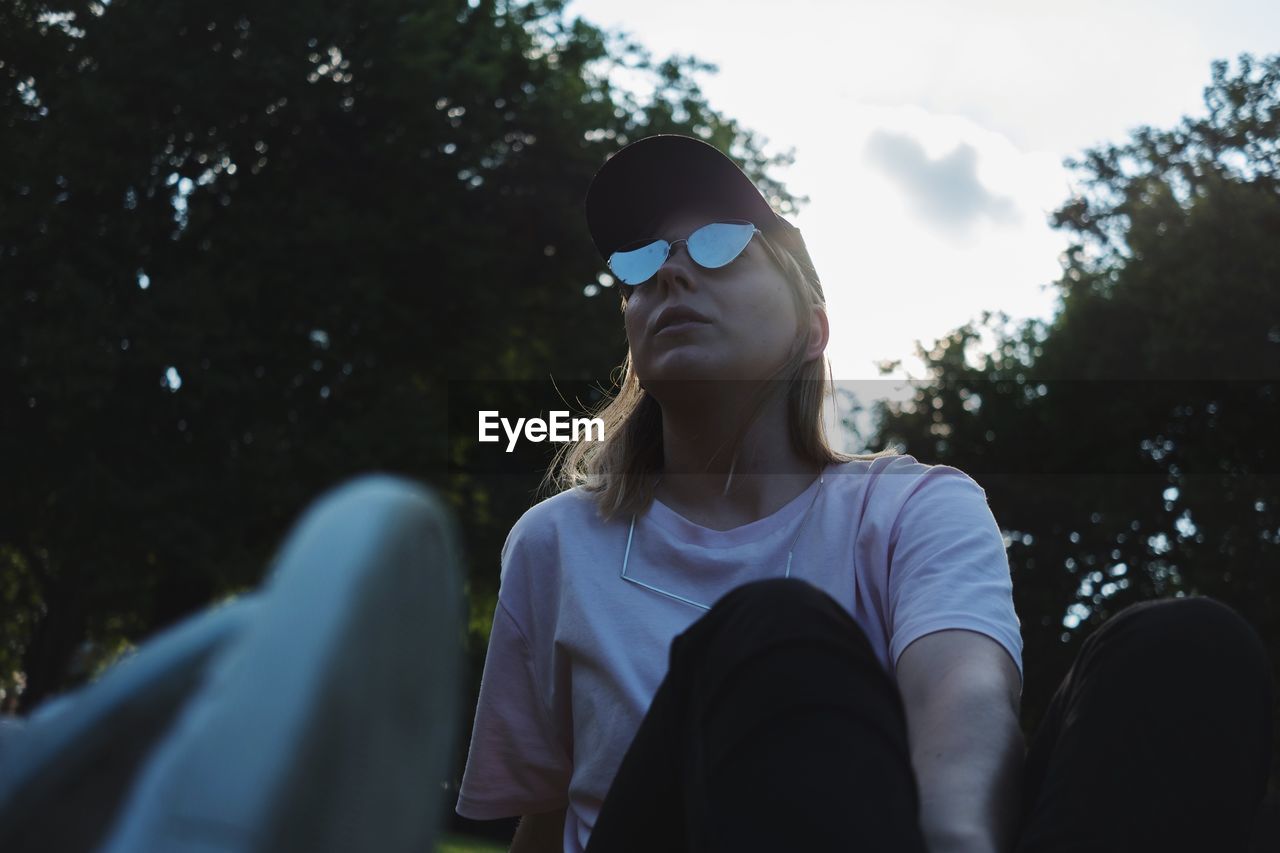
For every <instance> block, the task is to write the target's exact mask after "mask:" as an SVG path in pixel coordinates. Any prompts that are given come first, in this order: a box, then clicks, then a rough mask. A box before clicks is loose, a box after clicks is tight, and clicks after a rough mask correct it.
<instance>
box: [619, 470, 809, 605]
mask: <svg viewBox="0 0 1280 853" xmlns="http://www.w3.org/2000/svg"><path fill="white" fill-rule="evenodd" d="M825 479H826V477H825V474H819V475H818V489H817V491H815V492H814V493H813V500H811V501H809V508H808V509H806V510H805V511H804V517H803V518H802V519H800V527H799V529H797V530H796V535H795V538H793V539H792V540H791V546H790V547H789V548H788V549H787V568H786V571H785V572H784V573H783V575H782V576H783V577H784V578H789V577H791V555H792V553H793V552H794V551H795V547H796V542H797V541H799V539H800V534H801V533H803V532H804V528H805V525H806V524H808V523H809V513H811V512H813V507H814V504H816V503H817V502H818V496H819V495H820V494H822V484H823V482H824V481H825ZM635 533H636V517H635V514H634V513H633V514H632V515H631V529H630V530H628V531H627V550H626V551H625V552H624V553H623V555H622V579H623V580H624V581H630V582H631V583H633V584H635V585H636V586H642V587H644V588H645V589H647V590H651V591H652V592H656V593H658V594H659V595H665V596H666V597H667V598H674V599H675V600H676V601H682V602H684V603H685V604H689V605H692V606H693V607H697V608H699V609H700V610H710V609H711V607H710V605H706V604H703V603H701V602H698V601H694V600H693V599H692V598H685V597H684V596H683V595H678V594H677V593H674V592H669V591H667V590H665V589H660V588H659V587H656V586H653V585H652V584H647V583H645V582H644V581H642V580H636V579H635V578H632V577H627V562H628V561H629V560H630V559H631V540H632V538H633V537H634V536H635Z"/></svg>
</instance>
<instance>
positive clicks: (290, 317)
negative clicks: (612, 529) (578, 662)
mask: <svg viewBox="0 0 1280 853" xmlns="http://www.w3.org/2000/svg"><path fill="white" fill-rule="evenodd" d="M0 34H2V35H0V75H3V79H4V80H5V81H6V85H5V86H3V87H0V120H2V121H3V123H4V133H3V134H0V162H3V163H5V169H4V172H3V174H2V175H0V281H2V282H3V287H0V332H2V333H0V383H2V386H0V387H3V388H4V391H5V394H4V397H5V400H6V404H5V406H4V407H3V409H2V410H0V460H3V467H4V471H5V472H6V486H7V487H6V488H5V489H4V490H3V494H2V496H0V591H2V592H3V596H4V597H3V600H4V616H3V619H0V625H2V626H3V633H2V634H0V688H3V689H5V690H6V691H7V692H8V699H7V700H6V701H7V704H8V705H9V706H10V707H14V697H15V688H16V687H19V686H21V683H22V682H23V680H24V679H25V690H23V691H22V692H21V694H20V701H19V702H18V703H17V705H18V706H20V707H22V708H28V707H30V706H32V705H33V704H34V703H36V702H38V701H39V700H40V699H42V698H43V697H45V696H47V695H49V694H50V693H52V692H55V691H58V690H60V689H64V688H66V687H68V686H71V685H74V684H76V683H78V682H80V681H82V680H83V679H84V678H86V677H88V676H89V675H90V674H91V673H92V672H93V670H94V669H96V668H98V667H101V666H102V665H103V664H104V663H105V662H106V661H109V660H111V659H112V657H113V656H114V655H115V654H116V653H117V652H118V651H119V650H121V649H122V648H126V647H127V646H128V645H129V644H131V643H137V642H139V641H141V640H142V639H143V638H145V637H146V636H147V635H148V634H149V633H150V632H152V631H154V630H156V629H158V628H160V627H163V626H165V625H167V624H169V623H171V622H173V621H174V620H176V619H178V618H180V617H182V616H184V615H186V614H188V613H190V612H191V611H192V610H193V609H196V608H198V607H201V606H203V605H205V604H207V603H208V602H210V601H212V600H216V599H217V598H219V597H222V596H226V595H231V594H235V593H237V592H239V591H242V590H244V589H247V588H250V587H252V586H254V585H255V584H256V583H257V582H258V580H259V579H260V578H261V576H262V574H263V572H264V570H265V568H266V566H267V564H268V561H269V557H270V554H271V551H272V550H273V549H274V547H275V546H276V544H277V543H278V541H279V540H280V538H281V536H282V534H283V532H284V531H285V530H286V529H287V527H288V525H289V523H290V522H291V521H292V520H293V519H294V518H295V517H296V516H297V515H298V513H299V512H300V511H301V509H302V507H303V506H305V505H306V503H307V502H309V501H310V500H311V499H313V498H314V497H315V496H316V495H317V494H318V493H319V492H320V491H322V490H323V489H324V488H326V487H328V486H330V485H333V484H335V483H336V482H338V481H340V480H342V479H345V478H346V477H348V476H350V475H352V474H355V473H358V472H363V471H369V470H384V471H393V472H397V473H401V474H405V475H408V476H411V477H414V478H416V479H419V480H422V481H426V482H428V483H431V484H432V485H434V486H436V487H438V488H440V489H443V490H444V491H445V492H446V494H447V496H448V498H449V500H450V502H451V503H452V505H453V506H454V507H455V509H456V510H457V511H458V512H459V514H460V515H461V516H462V520H463V522H464V532H465V534H466V540H467V541H466V545H467V551H468V556H469V570H470V572H471V576H472V579H473V582H472V592H473V599H474V601H475V602H476V603H475V605H474V608H473V609H474V612H476V613H477V614H480V616H479V621H478V622H477V624H476V626H475V633H476V634H478V635H481V636H483V635H487V630H486V626H487V623H486V621H485V620H487V618H488V614H489V613H491V612H492V607H493V599H492V595H493V592H494V588H495V587H496V583H497V574H498V573H497V556H498V551H499V547H500V545H501V537H502V536H503V535H505V530H506V528H507V527H508V526H509V525H510V523H511V522H512V521H513V520H514V516H515V515H517V514H518V511H519V510H521V509H523V508H524V507H525V506H527V502H528V501H527V497H528V492H529V491H530V490H531V489H532V487H533V485H535V484H536V482H537V474H536V472H533V471H529V472H526V473H520V472H517V473H512V472H511V469H510V468H508V469H505V470H504V471H503V472H502V473H501V476H502V477H503V479H502V480H501V481H500V482H499V483H498V485H500V486H501V488H498V489H495V488H494V483H493V482H486V481H485V478H484V477H483V476H480V475H478V474H476V473H475V460H474V459H473V455H474V453H475V450H474V448H473V447H468V446H467V441H458V440H457V439H458V438H459V436H457V435H451V434H450V432H449V431H448V429H447V419H446V411H447V410H449V408H450V405H451V403H452V402H453V400H451V397H453V396H454V395H455V393H456V394H458V395H461V397H462V398H465V399H466V401H472V400H474V399H477V398H482V397H484V396H486V395H489V396H491V397H494V396H496V397H501V398H502V399H504V400H505V401H507V404H508V405H510V406H512V407H513V408H514V409H516V410H520V409H521V408H523V407H524V406H525V405H533V397H534V396H535V395H536V393H540V392H535V389H533V387H532V386H531V385H523V386H522V385H519V384H516V383H515V382H514V380H526V381H528V380H533V379H538V380H541V379H543V377H545V376H546V375H547V374H553V375H555V376H557V377H559V378H563V379H584V378H587V377H603V376H606V375H607V374H608V371H609V369H610V368H611V367H612V366H613V365H614V364H616V363H617V362H618V361H619V360H620V357H621V351H620V350H619V348H618V343H619V340H620V332H619V331H618V330H619V328H620V323H619V322H618V317H617V314H616V313H615V310H616V309H614V308H613V307H612V306H611V305H610V304H609V302H610V300H608V299H606V298H602V297H603V296H604V295H606V294H607V293H608V291H607V289H604V290H602V289H601V287H600V286H599V284H598V283H596V279H597V275H598V273H599V272H600V269H601V265H600V263H599V261H598V259H597V258H596V257H595V253H594V249H593V248H592V247H591V245H590V240H589V238H588V237H587V234H586V229H585V225H584V223H583V222H582V212H581V202H582V197H583V195H584V194H585V190H586V187H587V184H588V182H589V180H590V178H591V176H592V175H593V174H594V172H595V169H596V168H597V167H598V166H599V164H600V163H602V162H603V161H604V159H605V156H606V155H607V154H608V153H609V152H611V151H613V150H615V149H616V148H617V147H619V146H620V145H621V144H623V143H625V142H626V141H627V140H629V139H633V138H637V137H638V136H641V135H644V134H646V133H648V132H652V131H657V130H675V131H681V132H686V133H692V134H697V135H700V136H702V137H704V138H707V139H709V140H710V141H712V142H714V143H716V144H718V145H720V146H722V147H724V148H729V149H731V150H733V151H734V152H735V153H736V154H737V155H738V156H739V158H740V159H741V160H742V162H743V163H744V165H745V166H746V168H747V169H748V171H749V172H751V173H752V174H753V175H755V176H757V177H760V178H761V179H762V180H765V181H766V182H767V183H768V184H769V185H770V186H772V187H773V188H774V190H775V191H776V192H777V194H778V195H779V196H780V198H781V199H782V200H783V203H784V204H787V203H790V197H789V196H787V195H786V193H785V191H784V190H783V189H782V188H781V187H780V186H778V185H777V184H776V183H773V182H769V181H767V178H766V177H765V172H766V170H767V168H768V167H769V166H771V165H773V164H775V163H777V162H779V161H780V160H782V159H785V158H784V157H773V158H770V157H766V156H764V155H763V154H762V153H761V150H760V149H761V147H762V143H761V140H759V139H758V138H757V137H756V136H755V135H754V134H752V133H750V132H749V131H747V130H745V129H743V128H741V127H739V126H738V125H737V124H736V123H735V122H733V121H732V120H730V119H728V118H725V117H723V116H720V115H719V114H718V113H716V112H715V111H713V110H711V109H710V108H709V107H708V105H707V104H706V103H705V101H704V100H703V98H702V97H701V95H700V93H699V91H698V89H697V86H696V85H695V83H694V82H693V80H694V75H695V74H696V73H698V72H701V71H706V70H709V66H705V65H702V64H700V63H698V62H697V61H696V60H694V59H692V58H687V57H686V58H681V57H673V58H670V59H667V60H662V61H657V60H655V59H654V58H653V57H652V56H651V55H649V54H648V53H647V52H646V51H645V50H644V49H643V48H642V47H640V46H639V45H636V44H634V43H632V42H631V41H629V40H628V39H627V38H626V37H625V36H619V35H610V34H606V33H604V32H602V31H600V30H598V29H597V28H596V27H594V26H592V25H590V24H588V23H586V22H584V21H581V20H568V19H567V18H566V16H565V14H564V9H563V0H531V2H526V3H517V2H503V0H472V2H460V0H459V2H450V3H432V4H425V5H424V4H411V3H407V2H398V1H397V0H371V2H365V3H338V2H324V1H323V0H304V2H301V3H293V4H286V5H275V6H271V7H260V6H259V5H256V4H227V3H223V2H213V0H196V2H191V3H181V4H167V5H163V6H156V5H155V4H142V3H138V2H136V0H112V2H107V1H106V0H101V2H97V0H68V2H64V3H61V4H55V5H53V6H48V5H43V4H30V3H25V2H15V3H9V4H5V5H4V6H3V7H0ZM619 69H627V70H628V71H629V73H630V74H632V75H633V76H635V75H638V76H639V77H640V78H641V79H642V80H648V81H650V82H652V84H653V93H652V94H651V95H637V94H633V93H631V92H630V91H629V90H624V89H622V88H620V87H619V86H618V85H617V84H616V83H615V82H614V77H615V76H617V75H616V72H617V71H618V70H619ZM589 284H595V285H596V286H595V291H592V292H594V295H587V293H588V290H584V288H586V286H587V285H589ZM522 400H523V401H524V402H521V401H522ZM466 438H469V439H470V440H471V442H472V443H474V436H473V435H470V436H467V437H466ZM480 645H481V647H480V648H479V650H478V652H479V655H480V656H481V657H482V655H483V648H482V644H480Z"/></svg>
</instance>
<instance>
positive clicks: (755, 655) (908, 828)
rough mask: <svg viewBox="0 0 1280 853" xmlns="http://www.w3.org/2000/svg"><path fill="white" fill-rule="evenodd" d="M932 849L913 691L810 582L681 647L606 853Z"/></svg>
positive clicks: (630, 756) (759, 590) (597, 837)
mask: <svg viewBox="0 0 1280 853" xmlns="http://www.w3.org/2000/svg"><path fill="white" fill-rule="evenodd" d="M855 839H856V841H857V843H858V850H860V851H868V853H870V851H902V853H917V851H918V853H923V851H924V849H925V848H924V841H923V838H922V836H921V833H920V827H919V817H918V795H917V789H916V781H915V775H914V771H913V770H912V769H911V765H910V753H909V751H908V748H907V729H906V718H905V714H904V711H903V707H902V702H901V699H900V697H899V695H898V692H897V688H896V686H895V685H894V684H893V682H892V681H891V679H890V678H889V676H888V674H887V673H886V672H885V671H884V669H883V667H882V666H881V665H880V663H879V661H878V660H877V659H876V657H875V655H874V653H873V652H872V649H871V645H870V643H869V642H868V641H867V639H866V636H865V635H864V634H863V633H862V630H861V628H859V627H858V625H857V623H855V622H854V621H853V619H852V617H850V616H849V614H848V613H847V612H846V611H845V610H844V609H843V608H842V607H841V606H840V605H839V604H837V603H836V602H835V601H834V600H833V599H832V598H831V597H830V596H828V595H826V594H825V593H822V592H820V591H819V590H817V589H815V588H814V587H812V586H811V585H809V584H807V583H805V582H803V581H798V580H783V579H777V580H769V581H760V582H757V583H752V584H747V585H745V586H742V587H738V588H737V589H735V590H734V591H733V592H731V593H729V594H728V595H726V596H724V598H722V599H721V600H720V601H719V602H717V603H716V605H715V606H714V607H713V608H712V609H711V611H710V612H709V613H707V615H705V616H704V617H703V618H702V619H700V620H698V621H697V622H696V623H694V624H693V626H691V627H690V628H689V629H688V630H687V631H685V632H684V633H683V634H681V635H679V636H678V637H676V638H675V640H674V641H673V642H672V644H671V659H670V668H669V670H668V673H667V676H666V678H665V679H664V680H663V682H662V684H661V685H660V686H659V688H658V691H657V693H656V694H655V696H654V699H653V702H652V704H651V705H650V708H649V711H648V713H647V714H646V715H645V719H644V721H643V722H642V723H641V725H640V728H639V730H638V731H637V733H636V736H635V738H634V739H633V741H632V743H631V746H630V748H629V749H628V751H627V754H626V755H625V756H624V758H623V760H622V764H621V766H620V767H619V769H618V773H617V775H616V776H615V778H614V782H613V785H612V787H611V788H610V790H609V794H608V796H606V798H605V801H604V804H603V806H602V808H601V812H600V815H599V818H598V820H597V822H596V825H595V828H594V830H593V833H592V836H591V841H590V844H589V850H590V851H591V853H617V852H618V851H630V850H635V851H641V850H643V851H652V850H664V851H692V853H711V851H716V853H718V851H755V850H762V851H763V850H768V851H777V850H836V849H844V848H848V847H850V846H851V845H852V844H853V843H854V841H855Z"/></svg>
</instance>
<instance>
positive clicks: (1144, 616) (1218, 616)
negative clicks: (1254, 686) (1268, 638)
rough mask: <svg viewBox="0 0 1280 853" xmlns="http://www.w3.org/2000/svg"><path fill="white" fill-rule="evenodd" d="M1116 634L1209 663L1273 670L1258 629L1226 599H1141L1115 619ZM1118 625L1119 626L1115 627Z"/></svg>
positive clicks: (1171, 654)
mask: <svg viewBox="0 0 1280 853" xmlns="http://www.w3.org/2000/svg"><path fill="white" fill-rule="evenodd" d="M1110 621H1116V622H1117V625H1116V626H1115V629H1113V631H1112V634H1113V635H1115V636H1116V637H1119V636H1120V635H1127V636H1128V637H1129V638H1131V639H1132V641H1134V642H1141V643H1143V644H1145V645H1148V646H1149V647H1151V648H1152V649H1156V650H1158V651H1159V654H1160V656H1161V657H1170V658H1174V659H1178V660H1181V661H1184V662H1187V663H1193V662H1195V661H1199V662H1201V664H1202V665H1203V666H1205V667H1218V666H1229V667H1232V668H1238V669H1240V670H1242V671H1248V669H1249V668H1250V667H1252V668H1253V669H1254V670H1255V671H1257V672H1265V673H1267V674H1268V676H1267V677H1268V678H1269V673H1270V668H1271V663H1270V659H1269V656H1268V654H1267V650H1266V645H1265V644H1264V643H1263V641H1262V637H1261V636H1260V635H1259V633H1258V631H1257V629H1256V628H1254V627H1253V625H1251V624H1250V623H1249V621H1248V620H1247V619H1245V618H1244V617H1243V616H1241V615H1240V614H1239V613H1238V612H1237V611H1236V610H1235V609H1234V608H1232V607H1231V606H1230V605H1228V604H1226V603H1225V602H1222V601H1219V600H1218V599H1216V598H1212V597H1210V596H1204V595H1200V596H1188V597H1185V598H1165V599H1159V600H1154V601H1146V602H1139V603H1138V604H1134V605H1130V606H1129V607H1126V608H1125V609H1124V610H1121V611H1120V612H1119V613H1117V614H1116V615H1115V616H1113V617H1112V620H1110ZM1117 629H1118V630H1117Z"/></svg>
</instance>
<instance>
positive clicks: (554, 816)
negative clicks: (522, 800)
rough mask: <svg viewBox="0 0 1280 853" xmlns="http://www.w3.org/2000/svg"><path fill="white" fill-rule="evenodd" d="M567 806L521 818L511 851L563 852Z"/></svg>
mask: <svg viewBox="0 0 1280 853" xmlns="http://www.w3.org/2000/svg"><path fill="white" fill-rule="evenodd" d="M566 810H567V807H566V808H564V809H560V810H559V811H554V812H543V813H542V814H530V815H525V816H524V817H522V818H520V825H519V826H517V827H516V837H515V838H513V839H511V853H561V851H563V850H564V816H565V811H566Z"/></svg>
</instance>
